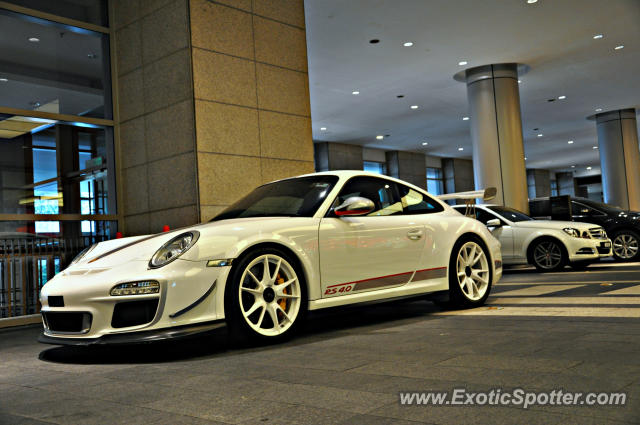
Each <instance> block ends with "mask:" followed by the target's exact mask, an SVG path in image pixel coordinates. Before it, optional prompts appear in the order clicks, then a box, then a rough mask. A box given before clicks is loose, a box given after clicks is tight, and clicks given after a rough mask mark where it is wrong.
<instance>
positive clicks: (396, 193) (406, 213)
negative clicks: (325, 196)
mask: <svg viewBox="0 0 640 425" xmlns="http://www.w3.org/2000/svg"><path fill="white" fill-rule="evenodd" d="M357 178H370V179H377V180H382V181H385V182H388V183H389V184H392V185H393V186H392V187H393V192H394V196H395V197H396V199H397V202H400V204H401V205H402V198H401V197H400V189H399V187H398V185H402V186H405V187H407V188H409V189H411V190H414V191H416V192H418V193H420V194H421V195H422V196H423V197H424V198H426V199H428V200H429V201H430V202H432V203H433V204H434V205H437V206H438V207H439V208H440V209H439V210H438V211H431V212H409V211H407V210H405V209H404V207H402V212H401V213H400V214H391V215H360V216H355V217H358V218H363V217H400V216H410V215H428V214H436V213H440V212H443V211H445V207H444V206H443V205H442V203H440V202H439V201H438V200H437V199H435V198H433V197H432V196H431V195H429V193H427V192H426V191H424V190H422V189H420V188H413V187H411V186H409V185H406V184H404V183H400V182H397V181H395V180H392V179H390V178H387V177H386V176H384V175H382V174H381V175H380V176H371V175H358V176H351V177H349V178H348V179H347V180H346V181H345V182H344V183H343V184H342V186H340V189H339V191H338V193H337V194H336V195H335V197H334V198H333V200H332V201H331V203H330V204H329V205H330V206H329V208H328V209H327V212H326V213H325V214H324V216H323V217H324V218H343V217H338V216H337V215H335V213H334V208H336V206H337V205H336V202H337V200H338V198H339V197H340V194H341V193H342V190H343V189H344V187H345V186H346V185H347V184H349V183H350V182H351V180H353V179H357Z"/></svg>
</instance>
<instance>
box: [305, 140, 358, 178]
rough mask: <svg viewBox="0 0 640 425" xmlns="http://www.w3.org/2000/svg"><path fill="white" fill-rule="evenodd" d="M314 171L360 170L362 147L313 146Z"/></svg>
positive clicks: (344, 144) (316, 144)
mask: <svg viewBox="0 0 640 425" xmlns="http://www.w3.org/2000/svg"><path fill="white" fill-rule="evenodd" d="M313 149H314V159H315V166H316V171H333V170H362V167H363V164H362V146H360V145H351V144H348V143H336V142H317V143H314V144H313Z"/></svg>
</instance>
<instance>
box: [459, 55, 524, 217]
mask: <svg viewBox="0 0 640 425" xmlns="http://www.w3.org/2000/svg"><path fill="white" fill-rule="evenodd" d="M464 81H465V82H466V83H467V97H468V99H469V113H470V116H471V141H472V144H473V169H474V176H475V185H476V189H485V188H487V187H491V186H493V187H496V188H497V191H498V192H497V195H496V198H495V199H494V200H493V201H491V202H494V203H497V204H502V205H506V206H509V207H513V208H516V209H518V210H521V211H524V212H528V211H529V203H528V201H527V178H526V173H525V163H524V148H523V144H522V122H521V118H520V95H519V92H518V65H517V64H497V65H485V66H479V67H476V68H470V69H467V70H466V71H465V74H464Z"/></svg>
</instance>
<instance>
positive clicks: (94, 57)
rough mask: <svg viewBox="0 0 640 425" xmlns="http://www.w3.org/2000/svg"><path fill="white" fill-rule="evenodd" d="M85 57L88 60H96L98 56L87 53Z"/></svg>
mask: <svg viewBox="0 0 640 425" xmlns="http://www.w3.org/2000/svg"><path fill="white" fill-rule="evenodd" d="M87 57H88V58H89V59H97V58H98V55H96V54H95V53H87Z"/></svg>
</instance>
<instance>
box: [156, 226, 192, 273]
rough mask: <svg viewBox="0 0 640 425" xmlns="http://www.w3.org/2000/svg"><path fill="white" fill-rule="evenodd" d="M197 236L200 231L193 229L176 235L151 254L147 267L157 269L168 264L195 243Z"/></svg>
mask: <svg viewBox="0 0 640 425" xmlns="http://www.w3.org/2000/svg"><path fill="white" fill-rule="evenodd" d="M199 237H200V233H199V232H197V231H195V230H192V231H190V232H187V233H183V234H181V235H178V236H176V237H175V238H173V239H171V240H170V241H169V242H167V243H165V244H164V245H162V246H161V247H160V249H159V250H157V251H156V253H155V254H153V257H151V260H150V261H149V267H150V268H152V269H157V268H158V267H162V266H165V265H167V264H169V263H170V262H172V261H173V260H175V259H177V258H178V257H180V256H181V255H182V254H184V253H185V252H187V251H188V250H189V248H191V247H192V246H193V245H194V244H195V243H196V241H197V240H198V238H199Z"/></svg>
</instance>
